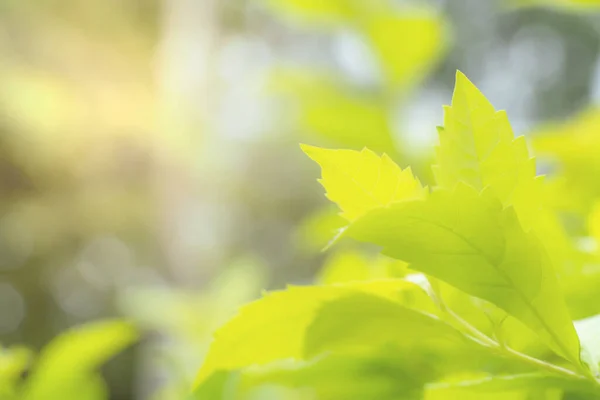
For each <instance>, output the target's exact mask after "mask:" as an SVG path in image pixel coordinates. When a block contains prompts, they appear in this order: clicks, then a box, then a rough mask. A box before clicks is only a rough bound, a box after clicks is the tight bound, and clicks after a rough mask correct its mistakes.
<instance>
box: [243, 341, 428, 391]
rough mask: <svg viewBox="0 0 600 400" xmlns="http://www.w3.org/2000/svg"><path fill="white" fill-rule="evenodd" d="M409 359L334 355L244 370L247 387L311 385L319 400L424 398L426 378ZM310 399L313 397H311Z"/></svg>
mask: <svg viewBox="0 0 600 400" xmlns="http://www.w3.org/2000/svg"><path fill="white" fill-rule="evenodd" d="M404 362H405V360H403V359H400V358H398V357H396V356H395V355H393V356H390V355H389V354H386V353H381V352H379V353H378V352H373V353H372V354H369V355H368V356H365V355H339V354H330V355H326V356H323V357H319V358H316V359H314V360H310V361H300V362H286V363H275V364H271V365H268V366H266V367H260V368H251V369H249V370H247V371H245V372H244V375H243V380H244V382H245V386H246V387H257V386H258V387H260V386H261V385H277V386H283V387H288V388H296V389H303V388H309V390H310V393H314V394H315V395H316V396H317V398H318V399H327V400H364V399H378V400H382V399H399V398H401V399H411V400H412V399H414V400H417V399H421V396H420V394H421V391H422V388H423V385H424V384H425V381H424V380H423V376H422V375H420V374H419V373H415V371H414V370H413V371H410V370H407V368H406V365H405V363H404ZM309 398H310V397H309Z"/></svg>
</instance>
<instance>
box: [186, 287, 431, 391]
mask: <svg viewBox="0 0 600 400" xmlns="http://www.w3.org/2000/svg"><path fill="white" fill-rule="evenodd" d="M406 290H409V291H410V290H417V291H420V290H421V289H420V288H418V287H417V286H416V285H414V284H411V283H409V282H406V281H403V280H385V281H373V282H364V283H354V284H346V285H331V286H305V287H289V288H288V289H287V290H283V291H277V292H272V293H269V294H267V295H266V296H265V297H263V298H262V299H260V300H257V301H255V302H253V303H250V304H248V305H246V306H244V307H242V308H241V310H240V312H239V314H238V315H237V316H236V317H235V318H233V319H232V320H230V321H229V322H228V323H227V324H226V325H224V326H223V327H222V328H221V329H220V330H218V331H217V332H216V333H215V335H214V341H213V343H212V345H211V348H210V351H209V353H208V355H207V358H206V360H205V362H204V365H203V366H202V368H201V370H200V372H199V375H198V378H197V383H198V384H199V383H201V382H202V381H204V380H205V379H206V378H207V377H208V376H209V375H211V374H212V373H213V372H215V371H220V370H235V369H239V368H243V367H247V366H250V365H255V364H256V365H263V364H267V363H269V362H272V361H276V360H282V359H303V358H304V355H305V352H304V340H305V331H306V329H307V328H308V327H309V326H310V324H311V323H312V321H313V318H314V317H315V315H316V313H317V311H318V309H319V308H320V307H321V306H322V305H323V304H325V303H326V302H328V301H331V300H334V299H336V298H339V297H343V296H345V295H348V294H351V293H356V292H359V293H372V294H374V295H376V296H381V297H387V298H398V297H401V295H400V294H401V293H402V292H403V291H406Z"/></svg>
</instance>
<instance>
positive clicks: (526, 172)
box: [433, 72, 569, 270]
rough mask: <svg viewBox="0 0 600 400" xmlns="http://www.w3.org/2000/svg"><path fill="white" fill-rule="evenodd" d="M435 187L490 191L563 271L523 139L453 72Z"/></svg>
mask: <svg viewBox="0 0 600 400" xmlns="http://www.w3.org/2000/svg"><path fill="white" fill-rule="evenodd" d="M438 131H439V139H440V144H439V146H438V147H437V152H436V159H437V165H435V166H434V167H433V168H434V174H435V177H436V182H437V184H438V186H440V187H442V188H447V189H452V188H453V187H454V186H455V185H456V184H458V183H459V182H463V183H466V184H468V185H470V186H472V187H474V188H475V189H478V190H483V189H484V188H488V189H490V190H491V191H493V193H494V194H495V195H496V196H497V197H498V199H499V200H500V201H501V202H502V204H503V205H504V206H505V207H507V206H512V207H513V208H514V209H515V212H516V214H517V216H518V217H519V220H520V222H521V224H522V226H523V228H524V229H525V230H529V229H533V230H534V231H535V232H536V233H537V234H538V235H539V237H540V239H541V240H542V242H543V243H544V245H545V247H546V249H547V251H548V252H549V254H550V255H551V259H552V262H554V263H555V265H556V266H555V268H558V269H559V270H562V269H563V268H564V265H563V264H564V262H565V259H566V255H565V254H566V252H567V251H568V248H569V244H568V241H567V239H566V236H565V233H564V231H563V229H562V227H561V226H560V224H559V223H558V221H557V219H556V217H555V216H554V215H553V214H552V213H551V212H549V210H548V209H547V208H546V207H545V201H544V199H543V191H542V185H541V184H542V180H541V177H537V176H536V166H535V159H534V158H532V157H531V156H530V155H529V151H528V149H527V145H526V143H525V138H524V137H523V136H519V137H517V138H516V139H515V137H514V134H513V131H512V128H511V126H510V123H509V122H508V117H507V116H506V112H504V111H496V110H495V109H494V107H493V106H492V104H491V103H490V102H489V101H488V100H487V99H486V97H485V96H484V95H483V94H482V93H481V92H480V91H479V89H477V87H476V86H475V85H474V84H473V83H471V81H469V79H468V78H467V77H466V76H465V75H464V74H462V73H461V72H457V74H456V86H455V88H454V94H453V96H452V105H451V106H446V107H444V126H443V127H440V128H438Z"/></svg>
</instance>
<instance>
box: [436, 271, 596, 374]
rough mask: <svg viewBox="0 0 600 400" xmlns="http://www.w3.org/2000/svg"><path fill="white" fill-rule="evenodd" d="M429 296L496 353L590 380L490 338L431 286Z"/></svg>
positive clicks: (444, 311) (471, 334)
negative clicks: (456, 310)
mask: <svg viewBox="0 0 600 400" xmlns="http://www.w3.org/2000/svg"><path fill="white" fill-rule="evenodd" d="M430 285H431V282H430ZM432 286H433V285H432ZM430 296H431V297H432V298H433V300H434V302H435V303H436V305H437V306H438V308H439V309H440V311H442V312H443V313H445V314H447V315H448V316H450V317H452V319H453V320H454V321H455V322H456V323H457V324H458V325H459V326H460V327H462V328H463V329H464V330H465V331H466V333H467V334H468V337H469V338H470V339H471V340H473V341H475V342H476V343H478V344H480V345H482V346H484V347H487V348H489V349H490V350H492V351H493V352H495V353H497V354H498V355H500V356H505V357H506V356H509V357H511V358H513V359H516V360H519V361H521V362H522V363H524V364H527V365H530V366H532V367H535V368H537V369H541V370H544V371H546V372H548V373H551V374H555V375H560V376H563V377H568V378H570V379H576V380H583V381H589V380H590V379H588V376H586V374H585V371H584V374H583V375H582V374H579V373H577V372H575V371H573V370H571V369H568V368H564V367H561V366H558V365H555V364H552V363H548V362H546V361H543V360H540V359H538V358H535V357H531V356H529V355H527V354H524V353H521V352H520V351H517V350H514V349H511V348H510V347H508V346H505V345H502V344H500V343H498V342H497V341H496V340H494V339H492V338H490V337H489V336H487V335H486V334H485V333H483V332H481V331H480V330H479V329H477V328H476V327H475V326H473V325H472V324H471V323H469V322H468V321H467V320H465V319H464V318H462V317H461V316H460V315H458V314H456V313H455V312H454V311H452V310H451V309H450V308H449V307H448V306H447V305H446V304H445V303H444V301H443V300H442V298H441V296H440V295H439V293H438V292H437V291H436V290H434V289H433V288H432V290H431V293H430ZM592 381H593V382H594V383H598V381H596V380H595V379H592Z"/></svg>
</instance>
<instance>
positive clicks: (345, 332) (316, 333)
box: [304, 293, 469, 370]
mask: <svg viewBox="0 0 600 400" xmlns="http://www.w3.org/2000/svg"><path fill="white" fill-rule="evenodd" d="M383 347H386V348H388V349H389V351H393V352H395V353H396V354H397V355H398V357H400V358H404V359H407V360H411V359H418V358H419V355H421V354H423V353H424V352H425V353H426V354H427V357H425V358H429V359H430V362H431V364H434V363H433V361H434V360H435V363H436V364H437V363H439V364H442V363H447V362H448V361H450V360H452V363H453V364H455V365H458V364H461V363H462V361H464V360H460V361H457V360H456V359H455V357H456V356H458V355H459V354H462V357H463V359H464V358H469V356H468V355H467V356H465V353H466V351H467V349H469V346H468V343H467V341H466V340H465V337H464V336H463V334H462V333H460V332H459V331H457V330H456V329H454V328H453V327H451V326H450V325H448V324H446V323H445V322H443V321H442V320H440V319H438V318H437V317H435V316H432V315H427V314H424V313H422V312H420V311H417V310H414V309H411V308H409V307H406V306H404V305H403V304H401V303H399V302H398V301H395V300H390V299H386V298H382V297H379V296H374V295H372V294H367V293H356V294H350V295H347V296H344V297H341V298H339V299H335V300H332V301H329V302H327V303H325V304H324V305H323V306H322V307H321V308H320V309H319V311H318V313H317V315H316V318H315V319H314V321H313V322H312V324H311V325H310V327H309V328H308V329H307V332H306V339H305V341H304V349H305V354H306V355H307V356H309V357H310V356H314V355H317V354H320V353H322V352H324V351H332V352H336V351H337V352H340V351H341V352H342V353H352V354H361V353H365V354H369V353H370V352H373V351H374V349H380V348H383ZM444 355H446V356H449V355H453V356H455V357H448V358H447V359H446V360H443V359H442V358H443V356H444ZM420 362H423V360H420ZM431 368H432V370H433V369H435V368H440V369H441V366H440V365H435V366H433V365H432V367H431Z"/></svg>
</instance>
